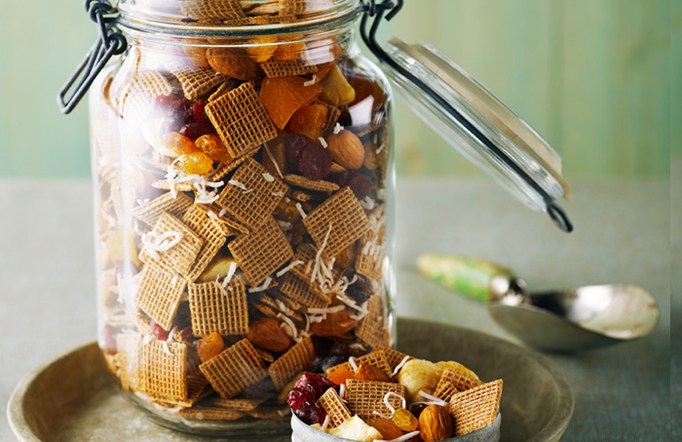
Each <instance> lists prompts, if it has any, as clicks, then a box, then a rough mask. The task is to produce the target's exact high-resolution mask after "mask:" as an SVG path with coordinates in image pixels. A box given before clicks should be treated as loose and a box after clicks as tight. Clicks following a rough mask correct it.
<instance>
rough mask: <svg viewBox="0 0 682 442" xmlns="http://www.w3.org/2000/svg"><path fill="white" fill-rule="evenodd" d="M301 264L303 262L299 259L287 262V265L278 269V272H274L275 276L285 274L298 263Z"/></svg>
mask: <svg viewBox="0 0 682 442" xmlns="http://www.w3.org/2000/svg"><path fill="white" fill-rule="evenodd" d="M301 264H304V262H303V261H301V260H296V261H293V262H292V263H291V264H289V265H288V266H286V267H284V268H283V269H282V270H280V271H279V272H277V273H275V276H276V277H278V278H281V277H282V275H284V274H286V273H287V272H289V271H291V269H293V268H294V267H296V266H299V265H301Z"/></svg>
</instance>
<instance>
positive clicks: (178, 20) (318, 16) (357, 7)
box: [117, 0, 362, 37]
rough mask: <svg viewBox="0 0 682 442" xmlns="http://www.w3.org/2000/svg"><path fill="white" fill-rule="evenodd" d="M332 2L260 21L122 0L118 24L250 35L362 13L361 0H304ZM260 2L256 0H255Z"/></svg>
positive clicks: (343, 21)
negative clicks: (206, 16)
mask: <svg viewBox="0 0 682 442" xmlns="http://www.w3.org/2000/svg"><path fill="white" fill-rule="evenodd" d="M265 1H267V0H265ZM305 1H311V2H314V1H331V3H332V4H333V6H330V7H328V8H325V9H324V10H318V11H317V12H316V13H311V14H300V15H297V17H296V19H295V20H286V21H284V20H283V21H276V20H275V21H271V22H264V23H259V22H258V20H244V21H243V22H239V21H229V20H225V21H223V22H222V23H218V22H217V21H214V22H211V21H206V20H198V19H196V18H193V17H189V16H188V15H185V16H181V15H178V14H173V13H170V12H163V11H159V10H155V9H154V8H151V7H150V8H147V9H144V8H140V7H139V6H137V4H136V3H134V2H128V1H126V0H122V1H121V2H120V3H119V5H118V9H119V11H120V13H121V14H120V17H119V18H118V20H117V24H118V25H119V26H121V27H123V28H126V29H131V30H134V31H138V32H145V33H162V34H170V35H177V36H184V37H249V36H255V35H274V34H289V33H302V32H307V31H311V30H315V29H320V28H326V29H329V28H342V27H344V26H346V25H348V24H349V23H351V22H354V21H356V19H358V18H359V16H360V15H361V13H362V8H361V3H360V0H305ZM254 2H257V0H254ZM138 3H139V2H138Z"/></svg>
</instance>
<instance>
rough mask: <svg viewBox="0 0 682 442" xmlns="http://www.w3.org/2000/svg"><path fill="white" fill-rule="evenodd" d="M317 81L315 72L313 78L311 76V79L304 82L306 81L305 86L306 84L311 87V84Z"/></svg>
mask: <svg viewBox="0 0 682 442" xmlns="http://www.w3.org/2000/svg"><path fill="white" fill-rule="evenodd" d="M315 83H317V74H313V78H311V79H310V80H308V81H306V82H304V83H303V86H305V87H310V86H314V85H315Z"/></svg>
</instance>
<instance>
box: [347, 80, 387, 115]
mask: <svg viewBox="0 0 682 442" xmlns="http://www.w3.org/2000/svg"><path fill="white" fill-rule="evenodd" d="M348 82H349V83H350V84H351V86H352V87H353V89H355V99H354V100H352V103H350V106H351V107H352V106H354V105H356V104H357V103H361V102H364V101H365V100H367V97H369V96H371V97H372V112H373V113H374V112H376V111H377V110H378V109H379V108H380V107H381V106H382V105H383V104H384V103H386V94H385V93H384V91H383V89H382V88H381V86H380V84H379V83H378V82H377V81H376V80H374V79H372V78H368V77H365V76H359V75H352V76H349V77H348Z"/></svg>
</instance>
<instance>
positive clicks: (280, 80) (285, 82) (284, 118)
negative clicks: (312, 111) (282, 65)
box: [260, 76, 322, 129]
mask: <svg viewBox="0 0 682 442" xmlns="http://www.w3.org/2000/svg"><path fill="white" fill-rule="evenodd" d="M306 81H307V80H306V79H305V78H301V77H295V76H294V77H277V78H266V79H265V80H263V82H262V83H261V90H260V99H261V102H262V103H263V106H264V107H265V109H266V110H267V111H268V114H269V115H270V118H272V121H273V122H274V123H275V125H276V126H277V127H278V128H280V129H284V127H285V126H286V125H287V123H288V122H289V120H290V119H291V117H292V116H293V115H294V113H295V112H296V111H297V110H299V109H300V108H301V107H302V106H304V105H306V104H308V103H310V102H311V101H313V100H314V99H315V98H317V96H318V95H320V92H321V91H322V86H321V85H320V84H312V85H309V86H306V84H307V83H306Z"/></svg>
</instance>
